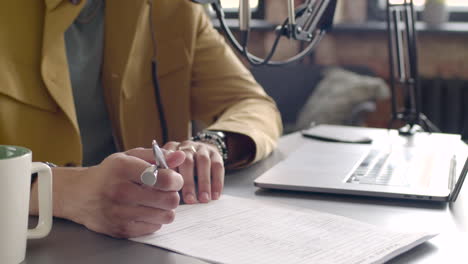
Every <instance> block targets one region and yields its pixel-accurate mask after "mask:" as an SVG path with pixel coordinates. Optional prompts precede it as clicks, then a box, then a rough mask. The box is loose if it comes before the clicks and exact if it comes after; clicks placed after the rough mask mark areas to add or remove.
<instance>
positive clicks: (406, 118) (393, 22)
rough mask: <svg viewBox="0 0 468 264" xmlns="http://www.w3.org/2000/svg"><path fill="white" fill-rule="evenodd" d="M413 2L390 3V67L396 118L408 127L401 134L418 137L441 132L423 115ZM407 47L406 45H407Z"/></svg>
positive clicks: (388, 18) (388, 28) (389, 126)
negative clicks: (401, 102)
mask: <svg viewBox="0 0 468 264" xmlns="http://www.w3.org/2000/svg"><path fill="white" fill-rule="evenodd" d="M415 24H416V23H415V12H414V5H413V0H405V1H404V3H402V4H392V3H391V0H387V34H388V52H389V65H390V89H391V95H392V96H391V97H392V98H391V100H392V101H391V108H392V119H391V121H390V122H389V125H388V128H389V129H390V128H392V127H393V125H394V123H395V122H398V121H403V122H405V123H406V125H405V126H404V127H402V128H400V129H399V133H400V134H401V135H408V136H411V135H414V134H415V133H416V132H419V131H427V132H440V130H439V128H437V126H436V125H434V124H433V123H432V122H431V121H430V120H429V119H428V118H427V117H426V116H425V115H424V114H423V113H422V112H421V87H420V79H419V74H418V57H417V39H416V29H415ZM405 44H406V45H405ZM397 86H398V87H401V90H402V91H403V101H404V102H403V107H402V109H397V105H398V103H397V100H398V94H397Z"/></svg>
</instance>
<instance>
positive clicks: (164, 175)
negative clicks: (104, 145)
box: [30, 148, 185, 238]
mask: <svg viewBox="0 0 468 264" xmlns="http://www.w3.org/2000/svg"><path fill="white" fill-rule="evenodd" d="M166 159H167V163H168V166H169V167H170V168H176V167H179V166H180V165H181V164H182V163H183V162H184V159H185V155H184V153H183V152H182V151H175V152H172V153H169V154H167V155H166ZM153 160H154V158H153V152H152V150H151V149H143V148H138V149H132V150H129V151H127V152H125V153H116V154H113V155H110V156H109V157H107V158H106V159H105V160H104V161H103V162H102V163H101V164H99V165H97V166H94V167H89V168H55V169H54V170H53V173H54V187H53V189H54V215H55V216H58V217H63V218H68V219H70V220H73V221H75V222H77V223H80V224H83V225H85V226H86V227H87V228H89V229H91V230H93V231H96V232H99V233H104V234H107V235H110V236H113V237H117V238H128V237H137V236H141V235H146V234H150V233H153V232H155V231H157V230H159V229H160V228H161V226H162V225H163V224H169V223H171V222H172V221H173V220H174V217H175V212H174V209H175V208H176V207H177V206H178V205H179V200H180V198H179V194H178V191H179V190H180V189H181V188H182V186H183V178H182V176H181V175H180V174H179V173H177V172H176V171H174V170H171V169H160V170H159V171H158V179H157V182H156V184H155V186H153V187H148V186H145V185H142V184H141V182H140V174H141V172H143V171H144V170H145V169H146V168H147V167H149V166H150V165H151V163H152V162H153ZM34 188H37V187H36V186H35V187H34ZM34 188H33V192H34ZM32 197H36V194H35V193H33V194H32ZM35 204H37V201H36V202H35V203H34V201H33V200H32V202H31V208H32V209H31V210H30V213H31V214H35V213H36V214H37V212H35V210H37V205H35Z"/></svg>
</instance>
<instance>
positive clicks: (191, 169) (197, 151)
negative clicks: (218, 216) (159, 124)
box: [163, 140, 224, 204]
mask: <svg viewBox="0 0 468 264" xmlns="http://www.w3.org/2000/svg"><path fill="white" fill-rule="evenodd" d="M163 148H164V149H166V150H172V151H175V150H183V151H184V152H185V156H186V158H185V161H184V162H183V163H182V164H181V165H180V166H178V172H179V173H180V174H182V177H183V178H184V187H183V188H182V197H183V199H184V202H185V203H187V204H193V203H196V202H197V201H200V202H202V203H207V202H209V201H210V200H217V199H219V197H220V195H221V192H222V190H223V186H224V163H223V158H222V157H221V154H220V153H219V151H218V149H217V148H216V146H214V145H211V144H208V143H203V142H194V141H190V140H187V141H184V142H181V143H179V142H175V141H171V142H168V143H167V144H165V145H164V147H163ZM195 176H196V178H197V179H195ZM196 187H197V188H196ZM196 189H198V191H196Z"/></svg>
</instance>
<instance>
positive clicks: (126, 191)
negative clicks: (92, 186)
mask: <svg viewBox="0 0 468 264" xmlns="http://www.w3.org/2000/svg"><path fill="white" fill-rule="evenodd" d="M108 193H109V197H110V200H111V201H114V202H115V203H118V204H124V205H132V206H136V205H142V206H147V207H151V208H157V209H163V210H172V209H175V208H176V207H177V206H178V205H179V201H180V197H179V193H178V192H177V191H175V190H174V191H160V190H157V189H155V188H154V187H147V186H144V185H137V184H134V183H131V182H122V183H119V184H117V185H114V186H113V190H110V191H109V192H108Z"/></svg>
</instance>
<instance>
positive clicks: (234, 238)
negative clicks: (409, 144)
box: [132, 195, 435, 264]
mask: <svg viewBox="0 0 468 264" xmlns="http://www.w3.org/2000/svg"><path fill="white" fill-rule="evenodd" d="M176 211H177V214H176V219H175V221H174V222H173V223H172V224H169V225H164V226H163V227H162V229H161V230H159V231H158V232H156V233H154V234H151V235H148V236H143V237H139V238H134V239H132V240H134V241H136V242H141V243H146V244H151V245H154V246H157V247H161V248H165V249H168V250H171V251H174V252H178V253H181V254H184V255H188V256H193V257H196V258H199V259H202V260H205V261H208V262H213V263H236V264H241V263H249V264H250V263H256V264H262V263H265V264H275V263H278V264H283V263H333V264H341V263H342V264H352V263H359V264H363V263H383V262H385V261H388V260H389V259H391V258H393V257H395V256H397V255H399V254H401V253H403V252H405V251H408V250H410V249H411V248H413V247H415V246H417V245H419V244H421V243H423V242H425V241H427V240H429V239H430V238H432V237H434V236H435V234H429V233H404V232H398V231H391V230H385V229H382V228H379V227H376V226H373V225H370V224H367V223H363V222H359V221H356V220H352V219H349V218H346V217H342V216H337V215H332V214H327V213H321V212H317V211H313V210H310V209H304V208H297V207H292V206H287V205H281V204H273V203H270V202H264V201H258V200H251V199H244V198H236V197H232V196H228V195H223V196H222V198H221V199H220V200H218V201H212V202H210V203H208V204H196V205H181V206H179V208H177V209H176Z"/></svg>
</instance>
